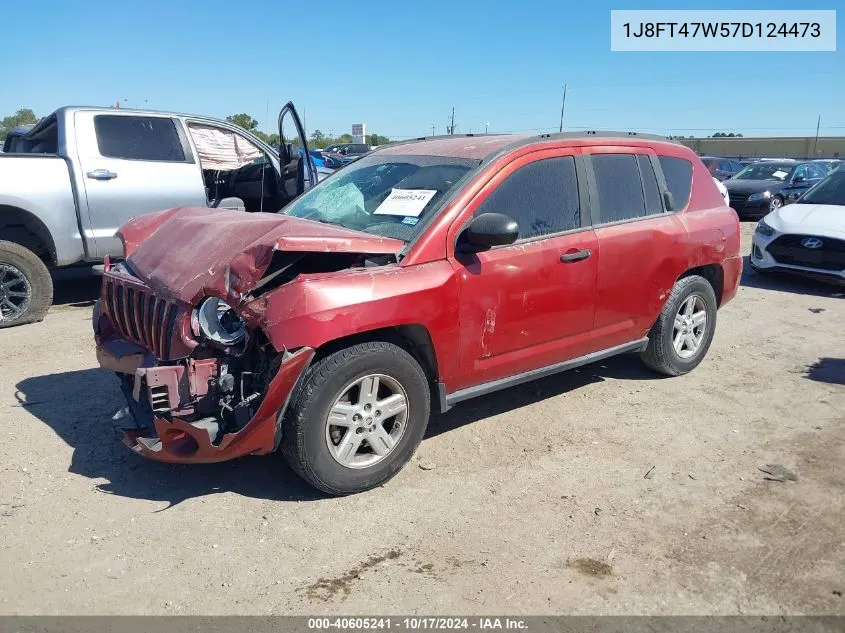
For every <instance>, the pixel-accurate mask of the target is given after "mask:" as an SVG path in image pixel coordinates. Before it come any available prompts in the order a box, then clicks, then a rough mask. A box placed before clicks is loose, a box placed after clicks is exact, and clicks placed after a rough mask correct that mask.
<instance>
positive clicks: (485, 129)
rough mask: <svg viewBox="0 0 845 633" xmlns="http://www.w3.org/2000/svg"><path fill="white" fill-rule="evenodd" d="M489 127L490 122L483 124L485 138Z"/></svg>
mask: <svg viewBox="0 0 845 633" xmlns="http://www.w3.org/2000/svg"><path fill="white" fill-rule="evenodd" d="M489 127H490V121H487V123H485V124H484V135H485V136H486V135H487V128H489Z"/></svg>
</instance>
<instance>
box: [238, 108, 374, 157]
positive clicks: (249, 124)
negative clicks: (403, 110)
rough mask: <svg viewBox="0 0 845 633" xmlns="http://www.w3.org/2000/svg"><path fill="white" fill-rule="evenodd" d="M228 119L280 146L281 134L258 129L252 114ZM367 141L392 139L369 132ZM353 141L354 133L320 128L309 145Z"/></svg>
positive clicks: (264, 139)
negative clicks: (339, 133)
mask: <svg viewBox="0 0 845 633" xmlns="http://www.w3.org/2000/svg"><path fill="white" fill-rule="evenodd" d="M226 120H227V121H228V122H229V123H234V124H235V125H237V126H238V127H240V128H243V129H244V130H246V131H247V132H250V133H251V134H253V135H255V136H257V137H258V138H260V139H261V140H262V141H264V142H265V143H268V144H270V145H272V146H274V147H276V146H278V144H279V135H278V134H276V133H275V132H274V133H273V134H267V133H266V132H262V131H261V130H259V129H258V121H257V120H255V119H254V118H253V117H252V116H251V115H249V114H246V113H241V114H232V115H231V116H227V117H226ZM285 140H287V141H288V142H289V143H293V144H294V145H298V144H299V142H298V141H299V139H285ZM365 141H366V142H367V144H368V145H384V144H385V143H389V142H390V139H389V138H387V137H386V136H382V135H380V134H367V136H366V138H365ZM351 142H352V135H351V134H341V135H340V136H329V135H328V134H324V133H323V132H322V131H320V130H314V131H313V132H312V133H311V136H310V137H308V146H309V147H310V148H311V149H325V148H326V147H328V146H330V145H335V144H337V143H351Z"/></svg>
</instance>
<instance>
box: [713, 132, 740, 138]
mask: <svg viewBox="0 0 845 633" xmlns="http://www.w3.org/2000/svg"><path fill="white" fill-rule="evenodd" d="M710 138H742V134H740V133H738V132H737V133H734V132H729V133H728V134H725V133H724V132H716V133H715V134H713V135H712V136H711V137H710Z"/></svg>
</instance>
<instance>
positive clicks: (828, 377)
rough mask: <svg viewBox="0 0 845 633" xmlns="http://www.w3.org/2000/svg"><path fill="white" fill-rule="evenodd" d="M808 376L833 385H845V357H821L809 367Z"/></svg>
mask: <svg viewBox="0 0 845 633" xmlns="http://www.w3.org/2000/svg"><path fill="white" fill-rule="evenodd" d="M806 377H807V378H809V379H810V380H815V381H816V382H827V383H830V384H832V385H845V359H843V358H820V359H819V360H818V361H816V362H815V363H813V364H812V365H810V366H808V367H807V376H806Z"/></svg>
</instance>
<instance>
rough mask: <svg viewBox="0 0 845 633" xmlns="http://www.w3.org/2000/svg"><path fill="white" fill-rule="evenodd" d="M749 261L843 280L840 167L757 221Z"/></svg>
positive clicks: (844, 205) (843, 174)
mask: <svg viewBox="0 0 845 633" xmlns="http://www.w3.org/2000/svg"><path fill="white" fill-rule="evenodd" d="M751 244H752V246H751V267H752V268H753V269H754V270H756V271H758V272H768V271H773V272H774V271H777V272H791V273H797V274H800V275H805V276H809V277H815V278H817V279H821V280H824V281H833V282H838V283H845V169H837V170H836V171H833V172H831V173H830V175H828V176H827V177H826V178H825V179H824V180H822V181H821V182H819V183H818V184H817V185H815V186H814V187H812V188H811V189H809V190H808V191H807V192H806V193H805V194H804V195H803V196H801V197H800V198H799V199H798V201H797V202H795V203H794V204H788V205H786V206H784V207H781V208H780V209H778V210H777V211H772V212H771V213H769V214H768V215H766V216H765V217H764V218H763V219H762V220H760V222H759V223H758V224H757V229H756V230H755V231H754V237H753V238H752V242H751Z"/></svg>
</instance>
